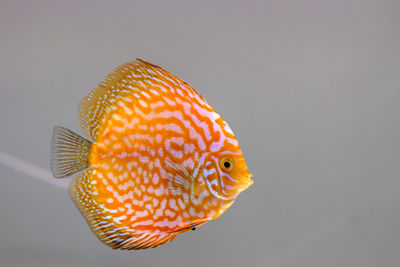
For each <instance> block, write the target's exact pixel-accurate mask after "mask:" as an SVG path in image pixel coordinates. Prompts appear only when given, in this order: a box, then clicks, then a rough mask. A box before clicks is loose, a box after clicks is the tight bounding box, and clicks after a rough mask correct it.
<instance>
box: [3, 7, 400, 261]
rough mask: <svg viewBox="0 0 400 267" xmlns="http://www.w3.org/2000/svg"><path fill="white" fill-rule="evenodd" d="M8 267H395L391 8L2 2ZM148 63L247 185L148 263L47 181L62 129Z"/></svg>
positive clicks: (397, 131)
mask: <svg viewBox="0 0 400 267" xmlns="http://www.w3.org/2000/svg"><path fill="white" fill-rule="evenodd" d="M0 10H1V11H0V36H1V42H0V58H1V60H0V123H1V125H2V127H1V135H0V136H1V139H0V151H1V153H0V177H1V178H0V214H1V216H0V225H1V226H2V227H1V228H0V266H163V267H164V266H285V267H287V266H289V267H290V266H296V267H299V266H300V267H301V266H304V267H309V266H351V267H356V266H362V267H369V266H371V267H373V266H384V267H386V266H387V267H389V266H398V265H399V262H400V256H399V253H398V248H399V246H400V233H399V231H398V225H399V224H400V213H399V211H398V210H399V209H398V203H399V201H400V180H399V177H400V175H399V174H400V171H399V167H398V166H399V164H398V163H399V160H400V141H399V136H400V124H399V121H400V106H399V104H398V103H399V99H400V89H399V84H400V78H399V71H400V52H399V47H400V46H399V45H400V33H399V31H398V25H400V17H399V16H398V14H399V11H400V6H399V2H398V1H396V0H393V1H378V0H370V1H361V0H351V1H289V2H288V1H286V2H285V1H263V2H261V1H260V2H257V1H251V2H249V1H219V2H214V1H193V2H190V3H189V2H181V1H169V2H168V3H167V2H166V1H160V2H157V1H147V2H146V3H134V2H133V1H113V2H109V3H100V2H98V1H96V2H95V1H85V2H82V1H76V0H73V1H42V0H39V1H2V3H1V4H0ZM135 57H141V58H143V59H145V60H147V61H149V62H152V63H154V64H157V65H161V66H163V67H165V68H166V69H167V70H169V71H171V72H173V73H174V74H176V75H178V76H179V77H181V78H183V79H184V80H185V81H187V82H189V83H190V84H191V85H193V87H194V88H196V89H197V90H198V91H199V92H200V93H201V94H202V95H204V96H205V97H206V99H207V100H208V101H209V102H210V104H211V105H212V106H213V107H214V108H215V109H216V110H217V111H218V112H219V113H220V114H221V115H222V116H223V117H224V119H226V120H227V121H228V122H229V124H230V126H231V128H232V129H233V130H234V132H235V134H236V135H237V137H238V140H239V142H240V144H241V146H242V149H243V152H244V154H245V157H246V160H247V162H248V165H249V169H250V171H251V172H252V173H253V175H254V185H253V186H252V187H251V188H249V189H248V190H247V191H245V192H244V193H243V194H241V195H240V196H239V198H238V200H237V201H236V202H235V204H234V205H233V206H232V207H231V208H230V209H229V210H228V211H227V212H226V213H225V214H224V215H223V216H221V217H220V218H218V219H217V220H215V221H212V222H210V223H207V224H206V225H204V226H202V227H200V228H198V229H197V230H196V231H191V232H188V233H186V234H184V235H181V236H179V237H178V238H176V239H175V240H174V241H173V242H170V243H168V244H166V245H164V246H161V247H159V248H156V249H153V250H145V251H129V252H127V251H123V252H121V251H114V250H111V249H110V248H108V247H106V246H104V245H103V244H102V243H100V242H99V241H98V240H97V239H96V237H95V236H94V235H93V234H92V233H91V231H90V230H89V228H88V226H87V224H86V223H85V221H84V219H83V218H82V216H81V215H80V214H79V211H78V210H77V209H76V208H75V206H74V205H73V203H72V201H71V200H70V198H69V196H68V192H67V190H66V186H67V184H68V182H69V180H55V179H52V178H51V177H50V172H49V152H50V138H51V132H52V128H53V126H54V125H64V126H66V127H68V128H70V129H72V130H74V131H76V132H78V133H82V132H81V131H80V129H79V125H78V119H77V105H78V101H79V100H80V99H81V98H83V97H84V96H85V95H86V94H87V93H88V92H89V91H90V90H91V88H93V87H94V86H96V85H97V84H98V83H99V82H100V81H101V80H102V79H103V78H104V76H105V75H106V74H107V73H108V72H109V71H110V70H111V69H113V68H114V67H116V66H118V65H120V64H122V63H124V62H127V61H130V60H132V59H134V58H135Z"/></svg>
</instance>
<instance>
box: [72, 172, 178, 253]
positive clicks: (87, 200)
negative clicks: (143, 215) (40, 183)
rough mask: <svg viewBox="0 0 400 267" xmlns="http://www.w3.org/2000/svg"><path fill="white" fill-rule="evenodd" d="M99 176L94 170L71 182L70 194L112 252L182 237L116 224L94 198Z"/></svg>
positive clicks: (94, 230) (144, 246)
mask: <svg viewBox="0 0 400 267" xmlns="http://www.w3.org/2000/svg"><path fill="white" fill-rule="evenodd" d="M96 173H97V172H96V170H95V168H91V169H88V170H86V171H85V172H83V173H81V174H80V175H79V176H78V177H77V178H76V179H75V180H73V181H72V182H71V184H70V186H69V192H70V195H71V197H72V199H73V201H74V203H75V204H76V206H77V207H78V209H79V211H80V212H81V213H82V215H83V216H84V217H85V219H86V221H87V223H88V224H89V226H90V228H91V230H92V231H93V232H94V233H95V234H96V236H97V237H98V238H99V239H100V241H102V242H103V243H104V244H106V245H107V246H110V247H111V248H113V249H126V250H131V249H146V248H151V247H157V246H159V245H162V244H164V243H166V242H168V241H170V240H172V239H174V238H175V237H176V236H177V235H178V234H179V233H168V232H160V231H158V232H157V233H154V232H151V231H146V232H142V231H135V230H134V229H132V228H131V227H130V226H127V225H121V224H119V223H117V222H115V221H114V220H113V214H111V213H109V212H107V210H106V209H105V208H104V206H103V205H101V203H97V201H96V199H95V198H94V195H93V193H94V190H95V188H94V185H93V184H92V183H91V182H92V181H93V179H94V178H96V177H95V176H96Z"/></svg>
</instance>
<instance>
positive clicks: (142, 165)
mask: <svg viewBox="0 0 400 267" xmlns="http://www.w3.org/2000/svg"><path fill="white" fill-rule="evenodd" d="M79 116H80V124H81V127H82V128H83V131H84V132H85V134H86V136H87V137H88V139H90V140H92V141H89V140H87V139H85V138H83V137H81V136H79V135H77V134H76V133H74V132H72V131H70V130H68V129H67V128H64V127H59V126H56V127H55V128H54V132H53V138H52V146H51V147H52V151H51V168H52V171H53V175H54V177H56V178H62V177H65V176H69V175H72V174H74V173H76V172H79V171H81V170H84V171H83V172H82V173H81V174H79V175H78V177H76V178H75V180H73V181H72V182H71V184H70V186H69V191H70V194H71V197H72V199H73V201H74V202H75V204H76V206H77V207H78V208H79V210H80V211H81V213H82V214H83V215H84V217H85V218H86V220H87V222H88V224H89V226H90V228H91V229H92V230H93V232H94V233H95V234H96V235H97V237H98V238H99V239H100V240H101V241H102V242H104V243H105V244H106V245H108V246H110V247H112V248H119V249H145V248H151V247H156V246H159V245H161V244H164V243H166V242H168V241H170V240H172V239H174V238H175V237H176V236H177V235H178V234H180V233H183V232H186V231H188V230H190V229H195V227H198V226H200V225H202V224H204V223H206V222H208V221H209V220H212V219H215V218H217V217H218V216H220V215H221V214H222V213H223V212H224V211H225V210H226V209H228V208H229V207H230V206H231V205H232V203H233V202H234V200H235V198H236V197H237V196H238V194H239V193H240V192H242V191H243V190H245V189H246V188H247V187H249V186H250V185H251V184H252V183H253V182H252V180H251V179H250V178H251V174H250V173H249V171H248V169H247V166H246V163H245V161H244V159H243V154H242V151H241V150H240V147H239V144H238V142H237V140H236V138H235V136H234V134H233V132H232V130H231V129H230V128H229V126H228V124H227V123H226V122H225V121H224V120H223V119H222V118H221V117H220V116H219V115H218V113H217V112H215V111H214V109H213V108H212V107H211V106H210V105H209V104H208V103H207V102H206V100H205V99H204V98H203V97H202V96H201V95H200V94H198V93H197V92H196V91H195V90H194V89H193V88H192V87H191V86H190V85H189V84H187V83H186V82H184V81H183V80H181V79H179V78H178V77H176V76H175V75H173V74H171V73H169V72H168V71H166V70H164V69H162V68H160V67H158V66H156V65H153V64H150V63H148V62H145V61H143V60H140V59H137V60H135V61H133V62H130V63H126V64H124V65H122V66H120V67H118V68H116V69H115V70H113V71H112V72H111V73H110V74H109V75H108V76H107V78H106V79H105V80H104V82H102V83H101V84H100V85H98V86H97V87H96V88H95V89H93V90H92V91H91V92H90V93H89V94H88V95H87V96H86V97H85V98H84V99H83V100H82V101H81V102H80V107H79Z"/></svg>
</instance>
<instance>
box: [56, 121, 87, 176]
mask: <svg viewBox="0 0 400 267" xmlns="http://www.w3.org/2000/svg"><path fill="white" fill-rule="evenodd" d="M91 144H92V143H91V142H90V141H88V140H86V139H85V138H83V137H82V136H79V135H78V134H76V133H74V132H73V131H71V130H69V129H67V128H65V127H61V126H55V127H54V130H53V137H52V139H51V171H52V172H53V176H54V177H55V178H63V177H66V176H70V175H72V174H74V173H77V172H79V171H81V170H83V169H86V168H87V167H89V152H90V146H91Z"/></svg>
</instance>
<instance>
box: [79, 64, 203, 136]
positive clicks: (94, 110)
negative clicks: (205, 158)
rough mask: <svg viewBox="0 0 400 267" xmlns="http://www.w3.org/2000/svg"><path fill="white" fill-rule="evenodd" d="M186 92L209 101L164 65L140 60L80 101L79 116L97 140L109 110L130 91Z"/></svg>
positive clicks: (84, 129) (85, 130) (112, 75)
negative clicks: (164, 67)
mask: <svg viewBox="0 0 400 267" xmlns="http://www.w3.org/2000/svg"><path fill="white" fill-rule="evenodd" d="M176 90H180V92H178V93H182V92H185V93H186V94H187V96H188V97H191V98H196V100H197V101H199V102H203V103H206V102H205V100H204V98H203V97H202V96H201V95H199V94H198V93H197V92H196V91H195V90H194V89H193V88H192V87H191V86H190V85H189V84H187V83H186V82H184V81H183V80H181V79H180V78H178V77H176V76H175V75H173V74H171V73H169V72H168V71H166V70H164V69H163V68H161V67H159V66H156V65H153V64H151V63H148V62H145V61H143V60H141V59H136V60H134V61H132V62H129V63H126V64H124V65H122V66H119V67H117V68H115V69H114V70H113V71H112V72H111V73H110V74H108V75H107V77H106V78H105V80H104V81H103V82H102V83H100V84H99V85H98V86H97V87H96V88H94V89H93V90H92V91H91V92H90V93H89V94H88V95H87V96H86V97H85V98H84V99H82V100H81V102H80V104H79V119H80V124H81V127H82V128H83V131H84V132H85V134H86V135H87V136H88V137H90V138H92V139H93V140H96V139H97V136H98V134H99V132H100V130H101V126H102V125H103V123H104V121H105V118H106V115H107V113H108V112H109V111H110V110H112V109H113V105H116V104H117V103H118V101H119V100H121V99H123V98H124V96H126V95H127V94H129V95H132V94H134V93H135V92H136V93H138V92H143V91H146V92H147V95H148V96H150V97H151V94H153V93H154V94H158V95H160V94H167V93H175V92H176Z"/></svg>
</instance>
